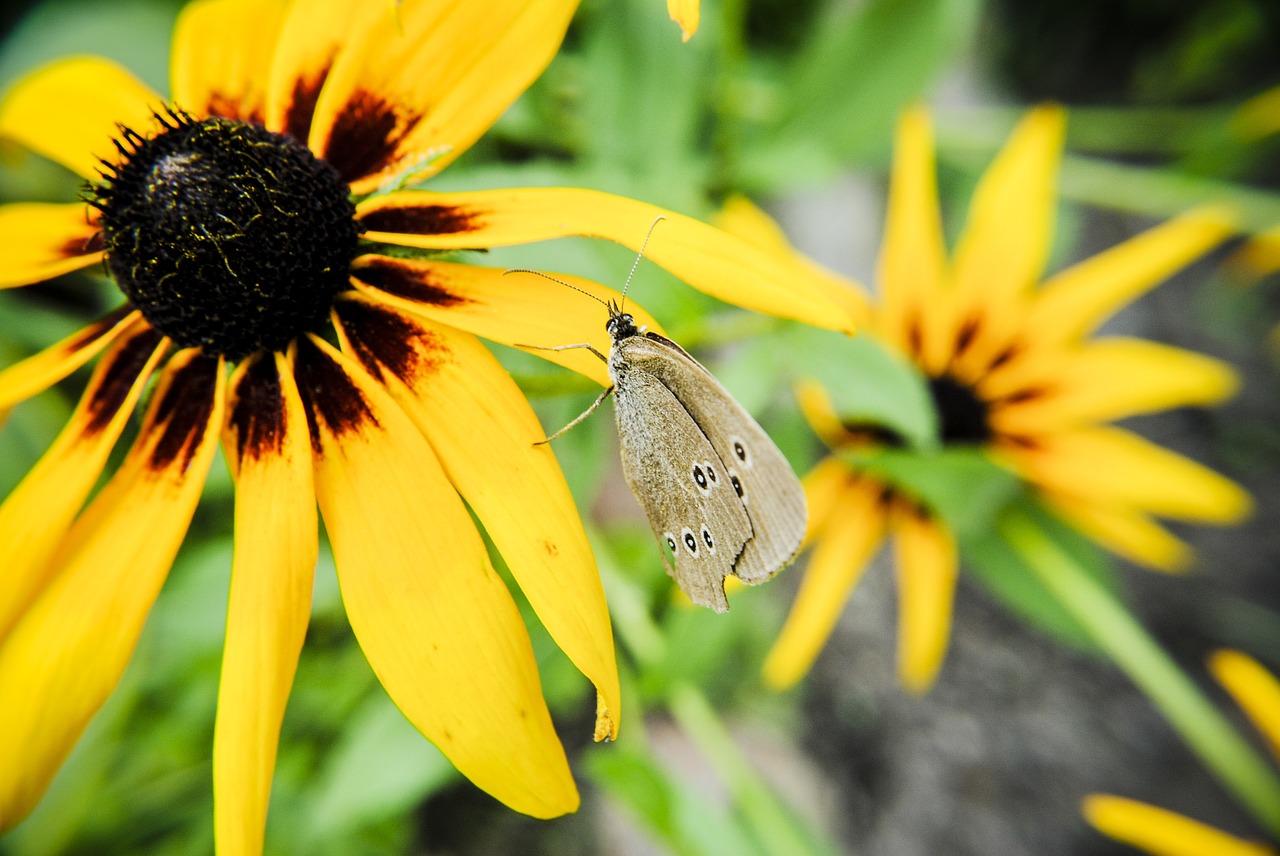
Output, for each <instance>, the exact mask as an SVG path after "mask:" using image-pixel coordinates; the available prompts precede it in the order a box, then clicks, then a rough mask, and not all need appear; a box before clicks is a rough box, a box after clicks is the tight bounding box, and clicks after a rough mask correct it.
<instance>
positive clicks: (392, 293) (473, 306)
mask: <svg viewBox="0 0 1280 856" xmlns="http://www.w3.org/2000/svg"><path fill="white" fill-rule="evenodd" d="M352 274H353V276H354V279H353V282H354V284H355V286H356V288H357V289H359V290H360V291H362V292H364V293H366V294H368V295H370V296H372V297H373V298H374V299H375V300H377V301H378V302H381V303H386V304H388V305H392V306H395V307H397V308H399V309H403V310H406V311H408V312H413V313H416V314H418V315H422V316H425V317H427V318H431V319H433V320H436V321H442V322H444V323H446V324H448V325H450V326H451V327H456V328H458V329H460V330H466V331H467V332H468V333H474V334H476V335H477V336H481V337H483V338H485V339H489V340H490V341H493V342H501V343H502V344H504V345H531V346H534V347H535V348H537V349H534V350H530V353H531V354H534V355H536V356H539V357H543V358H544V359H547V360H550V361H552V362H554V363H558V364H560V365H562V366H566V367H568V368H571V369H573V370H574V371H576V372H579V373H581V374H584V375H586V376H587V377H589V378H591V379H592V380H595V381H597V382H598V383H599V384H600V385H602V386H607V385H608V384H609V383H610V381H609V372H608V370H607V369H606V368H605V365H604V363H603V362H602V361H601V360H600V359H599V358H598V357H596V356H595V355H594V354H592V353H591V352H590V351H587V350H585V349H575V350H567V351H548V350H538V349H545V348H549V347H558V346H560V345H576V344H580V343H583V342H588V343H590V344H591V345H592V346H593V347H594V348H595V349H596V350H598V351H599V352H600V353H602V354H606V355H607V354H608V353H609V348H610V342H609V336H608V334H607V333H606V332H605V329H604V325H605V322H606V321H607V320H608V317H609V314H608V311H607V310H606V309H605V307H604V306H602V305H601V303H600V302H597V300H592V299H590V298H589V297H587V296H585V295H583V294H578V293H577V292H575V291H573V290H572V289H571V288H565V287H564V286H563V285H561V284H560V283H558V282H553V281H551V280H549V279H546V278H545V277H542V276H538V275H536V274H532V273H524V272H513V273H509V274H504V272H503V271H500V270H497V269H495V268H485V267H478V266H476V265H459V264H451V263H449V262H422V261H413V260H410V259H392V258H388V257H385V256H362V257H361V258H358V259H356V261H355V263H354V264H353V265H352ZM554 276H555V277H556V278H557V279H559V280H562V281H563V282H566V283H568V284H569V285H570V286H572V287H573V288H576V289H580V290H581V291H585V292H586V293H587V294H590V295H594V296H595V297H596V298H598V301H603V302H605V303H607V302H609V301H611V300H612V301H618V300H621V298H622V295H620V294H619V293H618V292H616V291H614V290H612V289H608V288H605V287H603V286H600V285H597V284H595V283H594V282H591V281H589V280H585V279H579V278H578V277H573V276H567V275H564V274H554ZM626 309H627V311H628V312H630V313H631V314H632V315H634V316H635V320H636V323H637V324H639V325H643V326H646V327H648V328H649V329H650V330H653V331H654V332H657V333H661V332H662V328H661V326H660V325H659V324H658V323H657V322H656V321H654V320H653V316H651V315H649V313H647V312H645V311H644V309H642V308H641V307H639V306H637V305H636V304H635V303H632V302H631V301H629V300H628V301H627V303H626Z"/></svg>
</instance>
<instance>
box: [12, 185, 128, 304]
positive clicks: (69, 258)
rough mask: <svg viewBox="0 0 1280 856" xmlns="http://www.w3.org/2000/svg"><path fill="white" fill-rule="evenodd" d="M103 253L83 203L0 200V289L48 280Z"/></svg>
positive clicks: (98, 258)
mask: <svg viewBox="0 0 1280 856" xmlns="http://www.w3.org/2000/svg"><path fill="white" fill-rule="evenodd" d="M102 255H103V253H102V243H101V238H100V232H99V227H98V222H97V219H96V218H95V217H93V216H91V209H89V208H86V207H85V205H84V204H82V203H79V202H75V203H71V204H68V205H58V204H53V203H41V202H19V203H15V204H13V205H0V288H13V287H14V286H18V285H30V284H31V283H33V282H43V281H44V280H46V279H53V278H54V277H55V276H62V274H64V273H70V272H71V271H74V270H80V269H81V268H86V267H89V265H92V264H94V263H96V262H99V261H102Z"/></svg>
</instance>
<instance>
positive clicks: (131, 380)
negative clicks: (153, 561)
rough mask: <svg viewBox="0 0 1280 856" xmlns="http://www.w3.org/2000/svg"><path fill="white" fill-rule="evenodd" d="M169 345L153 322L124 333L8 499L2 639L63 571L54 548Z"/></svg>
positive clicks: (3, 519) (0, 551) (3, 516)
mask: <svg viewBox="0 0 1280 856" xmlns="http://www.w3.org/2000/svg"><path fill="white" fill-rule="evenodd" d="M166 348H167V342H162V341H161V338H160V336H159V334H157V333H156V332H155V331H154V330H152V329H151V328H150V327H149V326H147V325H145V324H136V325H134V326H133V327H132V328H131V329H130V330H129V332H128V333H126V334H125V335H124V336H122V337H121V338H120V340H119V341H118V342H117V343H116V344H115V345H113V346H112V348H111V349H110V350H109V351H108V352H107V354H106V356H104V357H103V358H102V360H101V361H99V363H98V365H97V367H96V369H95V370H94V373H93V377H92V378H90V380H89V385H88V387H87V388H86V389H85V392H84V395H83V396H82V397H81V399H80V403H79V405H78V406H77V407H76V411H75V413H74V414H72V416H71V419H70V421H69V422H68V423H67V425H66V427H65V428H63V429H62V432H61V433H59V434H58V438H57V439H56V440H54V441H53V445H52V446H50V447H49V450H48V451H47V452H45V454H44V456H43V457H41V458H40V461H39V462H38V463H37V464H36V465H35V466H34V467H32V469H31V471H30V472H29V473H27V475H26V477H25V478H24V479H23V480H22V482H21V483H20V484H19V485H18V486H17V487H16V488H14V490H13V493H11V494H9V497H8V499H6V500H5V502H4V505H0V568H4V580H5V583H4V585H3V586H0V640H2V639H4V637H5V635H6V634H7V633H8V632H9V630H10V629H11V628H12V627H13V624H14V622H15V621H16V620H17V618H18V617H19V616H20V615H21V613H22V611H23V610H24V609H26V608H27V606H28V605H30V603H31V601H32V600H33V599H34V598H35V597H36V595H38V594H39V593H40V590H41V589H42V588H43V587H44V585H45V584H46V583H47V582H48V581H49V579H50V577H51V576H52V574H53V573H54V572H55V571H56V568H54V567H52V566H50V565H49V563H48V559H49V556H50V555H51V554H52V553H53V551H54V550H55V549H56V548H57V546H58V541H59V540H60V539H61V538H62V536H63V535H65V534H66V531H67V527H68V526H70V525H71V521H72V520H73V519H74V518H75V516H76V513H77V512H79V511H80V507H81V506H82V505H83V504H84V501H85V499H86V498H87V497H88V496H89V492H90V491H91V490H92V489H93V486H94V485H95V484H96V483H97V481H98V476H99V475H100V474H101V473H102V468H103V467H104V466H105V465H106V462H107V456H108V455H109V454H110V453H111V450H112V448H113V447H114V446H115V443H116V440H118V439H119V438H120V432H121V431H123V430H124V426H125V425H126V424H128V422H129V417H130V416H131V415H132V414H133V408H134V407H135V406H136V405H137V403H138V398H139V397H140V396H141V395H142V390H143V389H144V388H145V387H146V385H147V382H148V380H149V379H150V377H151V373H152V372H153V371H154V370H155V367H156V365H157V364H158V363H159V362H160V358H161V356H162V355H163V354H164V351H165V349H166Z"/></svg>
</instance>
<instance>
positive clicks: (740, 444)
mask: <svg viewBox="0 0 1280 856" xmlns="http://www.w3.org/2000/svg"><path fill="white" fill-rule="evenodd" d="M729 448H730V449H732V450H733V456H734V457H735V458H737V459H738V464H739V465H740V466H741V467H742V469H743V470H749V469H751V468H752V467H753V466H755V461H754V460H753V458H752V456H751V445H750V444H749V443H747V441H746V440H744V439H742V438H741V437H739V436H738V435H737V434H734V435H732V436H730V437H729Z"/></svg>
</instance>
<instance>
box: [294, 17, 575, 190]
mask: <svg viewBox="0 0 1280 856" xmlns="http://www.w3.org/2000/svg"><path fill="white" fill-rule="evenodd" d="M577 5H578V4H577V2H576V0H489V2H486V3H425V2H418V3H405V4H404V5H402V6H401V7H400V10H399V12H400V14H399V16H398V19H397V17H393V16H390V15H380V16H378V17H377V19H376V20H375V21H374V22H373V24H372V26H369V27H367V28H365V29H363V30H362V31H360V32H357V33H352V34H351V41H350V42H349V43H348V45H347V48H346V49H345V50H344V51H343V52H342V53H341V54H339V55H338V59H337V62H336V63H335V64H334V66H333V69H332V71H331V72H330V73H329V78H328V81H327V82H326V83H325V86H324V89H323V90H322V91H321V93H320V99H319V101H318V102H317V103H316V110H315V119H314V123H313V124H312V127H311V137H310V140H309V142H310V145H311V149H312V151H315V152H317V153H318V154H320V155H321V156H322V157H324V158H325V159H326V160H327V161H329V162H330V163H331V164H333V165H334V166H335V167H337V169H338V172H340V173H341V174H342V176H343V178H345V179H347V180H348V181H350V182H352V188H353V190H355V191H356V192H357V193H363V192H368V191H371V190H373V189H375V188H376V187H377V186H378V185H379V184H380V183H382V182H383V181H385V180H386V179H387V178H389V177H392V176H395V175H397V174H398V173H404V172H409V173H414V174H420V175H422V176H423V177H425V176H427V175H431V174H434V173H436V172H438V171H439V170H440V169H442V168H443V167H444V166H445V165H446V164H448V163H450V162H452V161H453V159H454V158H456V157H457V156H458V155H460V154H462V153H463V152H464V151H466V150H467V149H468V148H470V146H471V144H472V143H474V142H475V141H476V140H477V139H478V138H479V137H480V135H481V134H483V133H484V132H485V131H487V130H489V126H491V125H492V124H493V123H494V122H495V121H496V120H497V118H498V117H499V116H500V115H502V113H503V111H505V110H506V109H507V108H508V107H510V106H511V104H512V102H514V101H515V100H516V98H517V97H518V96H519V95H520V93H522V92H523V91H524V90H525V89H527V88H528V87H529V84H531V83H533V81H534V79H536V78H537V76H538V75H539V74H541V73H542V70H543V69H544V68H546V66H547V63H549V62H550V61H551V58H552V57H553V56H555V53H556V51H557V50H558V49H559V47H560V42H561V40H562V39H563V38H564V33H565V29H566V28H567V27H568V26H569V19H570V18H571V17H573V12H574V10H575V9H576V8H577ZM424 156H425V157H427V158H429V159H430V160H429V161H423V160H422V159H423V157H424Z"/></svg>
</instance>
